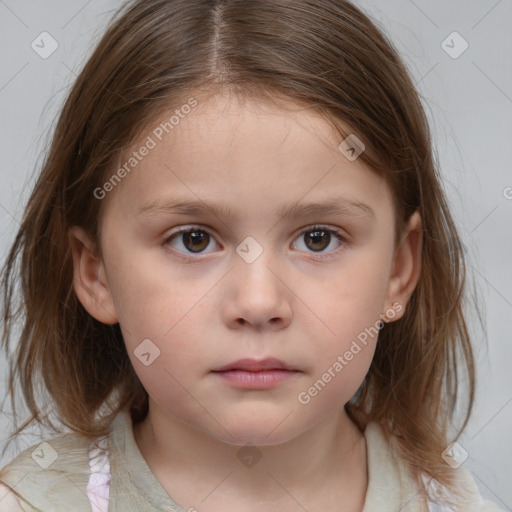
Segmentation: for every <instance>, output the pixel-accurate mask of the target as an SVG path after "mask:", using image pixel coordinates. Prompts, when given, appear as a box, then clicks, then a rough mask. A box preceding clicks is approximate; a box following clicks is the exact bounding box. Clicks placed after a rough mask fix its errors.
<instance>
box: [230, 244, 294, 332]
mask: <svg viewBox="0 0 512 512" xmlns="http://www.w3.org/2000/svg"><path fill="white" fill-rule="evenodd" d="M228 279H229V281H228V283H227V289H228V292H227V297H226V302H225V305H224V309H223V316H224V321H225V323H226V324H227V325H228V326H229V327H231V328H238V329H239V328H240V327H242V326H246V327H252V328H255V329H257V330H265V329H266V330H280V329H283V328H285V327H287V326H288V325H289V324H290V322H291V318H292V307H291V303H290V300H291V297H292V296H293V292H292V291H291V290H290V288H289V283H288V282H287V278H286V276H285V275H284V274H283V272H282V270H280V266H279V265H278V264H276V259H275V258H272V257H271V256H270V254H269V255H267V254H266V252H265V251H264V252H263V254H261V255H260V256H259V258H257V259H256V261H253V262H252V263H248V262H247V261H245V260H243V259H242V258H240V257H239V256H238V255H236V254H235V255H234V268H233V270H232V271H231V272H230V273H229V276H228Z"/></svg>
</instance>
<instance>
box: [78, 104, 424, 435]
mask: <svg viewBox="0 0 512 512" xmlns="http://www.w3.org/2000/svg"><path fill="white" fill-rule="evenodd" d="M170 115H171V114H168V115H167V114H166V115H165V116H162V119H161V120H158V121H157V122H156V123H155V126H153V127H152V128H151V129H150V130H149V131H148V133H146V134H145V135H144V136H143V137H142V138H141V142H140V143H137V144H136V145H135V146H134V148H133V150H136V151H139V149H140V147H141V146H143V145H144V144H146V143H148V141H149V139H147V136H148V135H149V136H150V137H151V138H152V140H153V141H154V142H155V143H156V146H155V147H154V148H152V149H150V150H149V151H148V154H147V155H146V156H145V157H142V156H141V154H140V151H139V156H140V157H141V161H140V162H138V163H137V165H136V166H134V167H133V168H132V169H131V172H130V173H129V174H128V175H127V176H126V177H125V178H124V179H123V180H122V182H121V183H119V184H117V185H116V187H114V190H112V191H111V192H109V195H108V197H107V198H106V199H105V200H106V201H108V203H107V204H106V210H105V216H104V219H103V224H102V245H103V257H104V261H103V262H100V263H99V264H98V265H99V266H98V267H97V268H96V271H91V272H87V271H84V275H83V276H82V279H83V281H84V282H85V285H86V287H87V286H88V287H89V291H88V292H84V291H83V289H82V288H83V284H78V285H77V281H76V275H75V288H76V290H77V293H78V295H79V297H80V299H81V300H82V303H84V305H85V306H86V308H87V309H88V311H89V312H90V313H91V314H93V315H94V316H95V317H96V318H98V319H100V320H101V321H104V322H105V323H115V322H116V321H119V323H120V326H121V329H122V332H123V337H124V340H125V343H126V347H127V350H128V354H129V356H130V358H131V361H132V364H133V366H134V368H135V371H136V373H137V374H138V376H139V378H140V380H141V382H142V384H143V385H144V387H145V389H146V390H147V392H148V393H149V395H150V397H151V407H158V408H159V410H160V411H166V412H168V413H169V415H171V416H172V417H173V418H174V419H177V420H180V421H182V422H184V423H186V424H188V425H191V426H193V427H196V428H198V429H200V430H202V431H204V432H206V433H208V434H209V435H211V436H213V437H215V438H218V439H222V440H224V441H226V442H228V443H234V444H242V443H246V442H251V443H254V444H259V445H270V444H275V443H280V442H285V441H287V440H290V439H292V438H294V437H296V436H298V435H299V434H301V433H303V432H305V431H307V430H308V429H310V428H312V427H314V426H315V425H317V424H319V423H320V422H322V421H323V420H325V419H327V418H328V417H329V415H332V414H333V413H335V412H339V410H340V408H342V406H343V405H344V404H345V403H346V402H347V401H349V400H350V398H351V397H352V396H353V395H354V393H355V392H356V391H357V389H358V388H359V386H360V385H361V383H362V381H363V379H364V377H365V375H366V373H367V371H368V368H369V366H370V363H371V360H372V357H373V354H374V349H375V342H376V336H375V333H376V327H377V328H378V326H379V324H378V321H379V319H380V318H381V315H382V314H384V313H386V311H387V312H388V315H389V314H390V313H391V315H390V316H391V317H393V316H394V319H397V318H399V317H400V316H401V315H402V314H403V309H404V308H405V302H406V301H407V299H408V297H409V295H410V293H412V288H413V287H414V284H415V282H412V281H411V279H410V277H411V276H410V275H409V274H410V273H411V272H413V270H412V267H411V265H409V264H408V263H410V262H411V261H412V260H411V258H410V257H409V256H410V253H409V252H406V253H405V254H402V255H401V256H400V259H399V261H398V260H395V259H394V257H395V254H394V222H395V219H394V211H393V203H392V199H391V195H390V192H389V190H388V189H387V187H386V185H385V182H384V181H383V179H382V178H380V177H379V176H378V175H377V174H375V173H374V172H372V171H371V170H369V169H368V168H367V167H365V165H364V164H363V163H362V161H361V160H360V159H358V160H355V161H349V160H348V159H347V158H346V157H345V156H344V155H343V154H342V153H341V152H340V151H339V150H338V145H339V144H340V142H341V140H339V137H338V136H336V135H335V134H334V132H333V131H332V130H331V128H330V127H329V125H328V124H327V122H326V121H324V120H322V119H321V118H320V117H318V116H316V115H313V114H312V113H307V112H305V111H303V112H301V113H300V112H297V113H290V112H286V111H281V110H278V109H274V108H271V107H269V106H264V105H263V104H257V105H256V104H254V103H247V104H246V105H245V106H241V105H239V104H238V103H237V102H236V101H229V100H227V98H226V97H224V96H218V97H215V98H214V99H212V100H209V101H208V102H204V103H201V101H199V104H198V106H197V107H195V108H194V109H192V112H191V113H190V114H188V115H187V116H184V118H183V119H180V122H179V124H178V125H176V126H175V127H174V129H173V130H172V132H171V133H169V134H168V135H165V132H164V137H162V141H159V140H158V138H157V137H156V136H155V134H154V133H153V130H154V129H156V128H157V127H158V125H159V123H160V121H164V120H166V119H168V118H169V117H170ZM156 133H160V132H156ZM148 145H149V146H152V145H153V144H152V143H151V142H150V143H149V144H148ZM143 152H144V153H145V151H143ZM130 155H131V153H130ZM130 155H128V157H129V156H130ZM128 157H127V158H126V160H127V159H128ZM123 163H124V161H123ZM132 163H133V162H132ZM341 198H344V199H345V200H346V201H354V202H357V203H362V204H363V203H364V204H365V205H366V207H359V208H357V209H353V210H352V209H351V208H353V207H348V208H347V209H346V211H343V209H341V210H340V211H338V212H336V211H334V210H332V208H331V209H327V211H325V212H315V209H313V208H312V209H311V210H309V211H308V210H304V211H303V213H302V214H301V215H298V214H292V215H291V216H289V217H284V216H283V215H282V214H279V213H276V212H277V211H280V210H282V209H285V208H289V207H294V206H299V205H306V204H309V203H319V204H324V203H328V202H334V201H336V202H337V203H338V204H339V205H340V206H341V205H342V203H341ZM171 201H173V202H174V201H180V202H183V203H186V202H193V203H199V204H200V205H205V204H209V205H210V204H212V205H216V206H217V207H219V208H222V210H223V212H222V213H218V214H213V213H212V211H211V210H208V209H207V208H206V206H204V210H202V211H199V210H198V211H197V212H196V211H194V212H190V213H188V214H179V213H177V212H174V213H173V212H172V211H166V210H165V209H159V210H157V209H153V210H152V209H146V206H147V205H148V204H150V203H151V204H154V203H159V204H165V203H169V202H171ZM370 209H371V210H370ZM142 210H144V211H143V212H142ZM370 211H373V213H370ZM227 213H230V214H231V215H232V217H230V216H227ZM315 225H320V226H322V227H321V228H317V229H315V228H314V226H315ZM178 228H189V229H190V231H192V233H189V236H187V234H185V235H177V236H176V237H175V238H174V239H173V240H171V241H168V242H166V239H169V237H170V236H171V235H172V234H173V233H175V232H176V231H177V229H178ZM303 228H308V229H309V231H307V232H306V233H302V234H301V231H302V230H303ZM327 228H329V229H332V230H339V232H340V234H341V236H342V237H344V241H342V242H339V241H338V239H337V238H336V237H335V235H334V234H332V235H329V233H328V232H325V230H326V229H327ZM322 230H324V233H322ZM315 232H320V233H317V234H316V235H315ZM190 235H192V236H190ZM322 235H323V236H322ZM187 249H188V250H187ZM194 251H195V252H194ZM260 251H262V252H261V254H260ZM411 251H412V249H411ZM88 261H89V260H87V259H85V258H84V259H83V265H84V267H83V268H84V269H87V265H88ZM91 261H92V260H91ZM395 262H396V263H397V265H396V266H395ZM91 264H92V263H91ZM75 267H76V262H75ZM75 270H76V268H75ZM408 272H409V274H408ZM96 278H97V280H95V279H96ZM413 281H414V279H413ZM87 293H89V294H92V295H95V297H96V300H95V301H93V300H91V299H88V298H87ZM395 301H398V302H400V303H401V305H400V306H397V305H396V304H395V307H394V308H392V304H393V303H394V302H395ZM402 306H403V307H402ZM400 310H401V311H400ZM365 329H366V331H365ZM364 333H366V336H365V334H364ZM365 338H366V339H365ZM143 340H151V342H148V341H145V342H144V344H143V345H142V346H141V343H142V342H143ZM363 340H364V341H363ZM139 346H141V347H140V348H138V347H139ZM156 347H158V348H156ZM158 350H159V351H160V352H159V355H158ZM350 354H351V355H350ZM155 357H156V358H155ZM267 358H276V359H279V360H281V361H282V362H284V363H285V364H286V365H288V367H290V368H293V369H294V370H296V371H294V372H292V371H288V372H282V371H281V372H277V371H273V372H272V371H270V372H268V373H267V376H265V375H264V374H263V373H260V374H259V375H256V377H255V379H254V382H252V381H251V382H252V383H249V384H247V382H246V381H244V378H246V377H247V376H250V375H251V374H249V373H246V372H243V371H235V372H232V373H231V374H229V375H231V380H230V379H229V378H227V377H228V374H226V373H223V374H222V373H216V372H214V371H213V370H214V369H216V368H219V367H222V366H224V365H227V364H228V363H231V362H234V361H237V360H240V359H254V360H262V359H267ZM141 360H142V361H143V362H144V363H145V364H143V362H141ZM253 375H254V374H253ZM267 378H268V379H270V383H267V384H265V382H266V381H265V379H267ZM272 379H273V380H272ZM280 379H281V380H280ZM318 381H320V383H319V382H318ZM243 382H246V384H245V387H244V384H243ZM315 382H317V384H316V387H315Z"/></svg>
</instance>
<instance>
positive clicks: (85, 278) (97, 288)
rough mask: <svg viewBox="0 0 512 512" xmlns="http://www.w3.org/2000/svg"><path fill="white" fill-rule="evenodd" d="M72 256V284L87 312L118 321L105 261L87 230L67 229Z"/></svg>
mask: <svg viewBox="0 0 512 512" xmlns="http://www.w3.org/2000/svg"><path fill="white" fill-rule="evenodd" d="M68 238H69V244H70V247H71V253H72V256H73V287H74V289H75V293H76V295H77V297H78V300H79V301H80V302H81V303H82V305H83V306H84V308H85V309H86V310H87V312H88V313H89V314H90V315H91V316H93V317H94V318H96V320H98V321H100V322H102V323H104V324H109V325H112V324H115V323H117V322H118V318H117V312H116V310H115V307H114V302H113V299H112V294H111V291H110V287H109V284H108V281H107V279H106V273H105V268H104V264H103V262H102V260H101V258H100V257H99V255H98V251H97V248H96V246H95V244H94V242H93V241H92V240H91V239H90V237H89V235H88V234H87V233H86V231H85V230H84V229H83V228H81V227H79V226H73V227H72V228H70V230H69V232H68Z"/></svg>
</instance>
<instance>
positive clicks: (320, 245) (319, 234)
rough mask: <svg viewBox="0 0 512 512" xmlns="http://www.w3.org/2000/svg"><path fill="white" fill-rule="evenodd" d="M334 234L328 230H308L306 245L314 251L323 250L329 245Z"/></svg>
mask: <svg viewBox="0 0 512 512" xmlns="http://www.w3.org/2000/svg"><path fill="white" fill-rule="evenodd" d="M331 237H332V235H331V234H330V233H329V232H328V231H326V230H321V231H308V232H307V233H305V240H306V246H307V247H308V248H309V249H311V250H312V251H315V252H316V251H323V250H325V249H326V248H327V247H329V242H330V241H331Z"/></svg>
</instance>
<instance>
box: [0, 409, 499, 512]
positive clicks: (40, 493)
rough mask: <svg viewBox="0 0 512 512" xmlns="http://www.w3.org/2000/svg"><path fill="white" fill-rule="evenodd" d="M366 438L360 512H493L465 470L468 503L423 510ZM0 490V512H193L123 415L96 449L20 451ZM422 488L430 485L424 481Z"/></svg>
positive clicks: (81, 442) (400, 472)
mask: <svg viewBox="0 0 512 512" xmlns="http://www.w3.org/2000/svg"><path fill="white" fill-rule="evenodd" d="M364 436H365V439H366V446H367V461H368V477H369V478H368V489H367V494H366V500H365V505H364V508H363V510H362V512H398V511H401V512H449V511H451V510H457V511H464V512H499V509H498V508H497V507H496V506H495V505H493V504H491V503H488V502H483V501H482V498H481V496H480V494H479V492H478V489H477V487H476V485H475V482H474V480H473V479H472V477H471V476H470V474H469V472H468V471H467V470H466V469H465V468H463V467H460V468H459V469H458V470H457V471H458V472H459V475H460V482H461V485H462V486H464V488H465V489H466V496H467V503H464V504H462V503H458V504H457V506H456V508H449V507H448V506H447V505H445V506H439V505H434V504H433V503H429V504H425V503H422V502H421V500H420V499H419V495H418V488H417V486H416V485H415V484H414V482H413V479H412V477H411V474H410V472H409V469H408V467H407V466H406V465H405V463H404V462H403V461H402V460H400V459H399V458H398V457H397V456H396V452H395V450H393V448H392V445H391V443H390V442H388V441H387V440H386V438H385V436H384V434H383V431H382V429H381V428H380V426H379V425H378V424H377V423H369V424H368V426H367V427H366V430H365V432H364ZM55 457H56V458H55ZM44 466H46V468H45V467H44ZM0 482H1V483H3V484H5V485H7V486H8V487H10V489H11V490H12V491H11V492H8V491H9V488H8V487H2V486H1V485H0V512H68V511H69V510H73V511H74V512H75V511H76V512H81V511H84V512H85V511H87V512H90V511H92V512H107V511H108V512H156V511H158V512H161V511H165V512H187V510H194V509H193V508H191V507H192V505H186V506H187V508H186V509H183V508H181V507H180V506H179V505H178V504H177V503H175V502H174V501H173V499H172V498H171V497H169V495H168V494H167V493H166V491H165V490H164V488H163V487H162V485H161V484H160V482H159V481H158V480H157V479H156V477H155V476H154V475H153V473H152V472H151V470H150V468H149V466H148V465H147V463H146V461H145V460H144V458H143V457H142V454H141V453H140V450H139V448H138V445H137V443H136V442H135V438H134V436H133V425H132V422H131V418H130V415H129V414H128V413H127V412H121V413H120V414H119V415H118V416H117V417H116V419H115V421H114V423H113V426H112V430H111V433H110V436H107V437H105V438H100V439H98V440H97V441H96V442H95V443H89V441H87V440H86V439H85V438H83V437H81V436H79V435H77V434H66V435H62V436H58V437H56V438H54V439H51V440H49V441H47V442H46V443H43V444H41V445H36V446H33V447H31V448H29V449H27V450H25V451H23V452H22V453H21V454H20V455H18V456H17V457H16V458H15V459H14V460H13V461H11V462H10V463H9V464H8V465H7V466H6V467H5V468H4V469H3V470H2V471H0ZM424 483H425V484H426V485H432V483H429V482H428V480H427V479H424ZM2 498H3V499H2ZM16 507H18V508H16ZM198 509H200V504H199V505H198ZM262 512H266V511H262Z"/></svg>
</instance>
